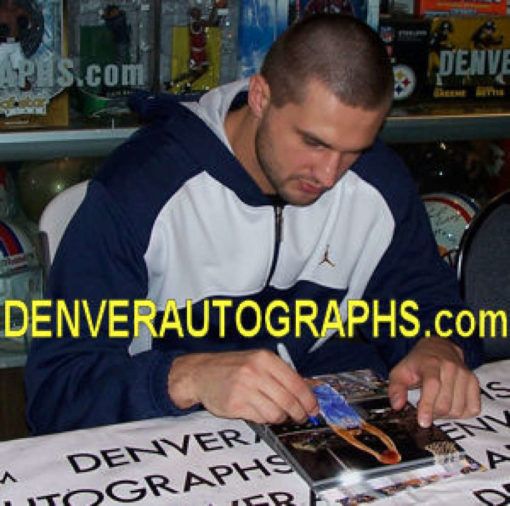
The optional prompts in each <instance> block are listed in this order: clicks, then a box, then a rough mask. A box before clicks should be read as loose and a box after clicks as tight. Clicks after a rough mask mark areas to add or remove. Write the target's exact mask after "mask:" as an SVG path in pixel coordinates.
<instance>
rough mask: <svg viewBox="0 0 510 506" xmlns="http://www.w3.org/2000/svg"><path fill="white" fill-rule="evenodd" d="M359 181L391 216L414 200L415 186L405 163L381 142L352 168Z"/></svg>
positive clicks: (378, 140)
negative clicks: (390, 211)
mask: <svg viewBox="0 0 510 506" xmlns="http://www.w3.org/2000/svg"><path fill="white" fill-rule="evenodd" d="M352 170H353V172H355V173H356V174H357V175H358V176H359V177H360V178H362V179H363V180H364V181H365V182H366V183H367V184H369V185H370V186H372V187H374V188H375V190H376V191H377V192H378V193H379V194H380V195H381V196H382V197H383V199H384V200H385V201H386V203H387V205H388V206H389V207H390V209H391V210H392V212H393V214H395V213H398V210H399V209H401V208H402V203H403V202H404V201H409V199H416V198H417V197H418V192H417V188H416V184H415V182H414V180H413V178H412V176H411V174H410V172H409V170H408V168H407V166H406V165H405V163H404V161H403V160H402V159H401V158H400V157H399V156H398V155H397V154H396V153H395V151H393V150H392V149H391V148H390V147H388V146H387V145H386V144H385V143H384V142H382V141H381V140H380V139H377V140H376V142H375V143H374V145H373V146H372V147H371V148H370V149H369V150H368V151H367V152H365V153H364V154H363V155H362V156H361V157H360V158H359V160H358V161H357V162H356V164H355V165H354V166H353V167H352Z"/></svg>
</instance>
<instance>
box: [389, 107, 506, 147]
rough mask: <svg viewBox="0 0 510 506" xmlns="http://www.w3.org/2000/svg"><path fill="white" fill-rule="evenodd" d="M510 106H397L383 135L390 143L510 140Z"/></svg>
mask: <svg viewBox="0 0 510 506" xmlns="http://www.w3.org/2000/svg"><path fill="white" fill-rule="evenodd" d="M508 105H509V104H508V103H507V104H504V103H498V104H491V103H489V104H480V103H476V102H474V103H466V104H456V105H453V104H449V105H448V106H445V105H443V104H438V103H429V104H417V105H415V106H407V107H405V108H402V107H400V108H399V107H395V108H394V109H393V110H392V112H391V114H390V116H389V117H388V120H387V121H386V123H385V125H384V128H383V130H382V132H381V135H382V137H383V139H384V140H385V141H386V142H388V143H411V142H434V141H439V140H441V141H462V140H470V139H500V138H506V137H510V110H509V107H508Z"/></svg>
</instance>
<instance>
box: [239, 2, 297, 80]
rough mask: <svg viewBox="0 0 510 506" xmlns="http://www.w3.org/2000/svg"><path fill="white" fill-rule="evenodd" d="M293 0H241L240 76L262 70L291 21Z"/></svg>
mask: <svg viewBox="0 0 510 506" xmlns="http://www.w3.org/2000/svg"><path fill="white" fill-rule="evenodd" d="M288 16H289V0H282V1H278V0H241V17H240V21H239V48H238V51H239V52H238V60H239V70H238V74H239V77H248V76H250V75H251V74H253V73H255V72H258V71H259V69H260V67H261V65H262V62H263V61H264V57H265V55H266V53H267V51H268V50H269V48H270V47H271V45H272V43H273V42H274V41H275V40H276V39H277V38H278V36H279V35H280V34H281V33H282V32H283V31H284V30H285V29H286V28H287V26H288V25H289V17H288Z"/></svg>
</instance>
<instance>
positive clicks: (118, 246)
mask: <svg viewBox="0 0 510 506" xmlns="http://www.w3.org/2000/svg"><path fill="white" fill-rule="evenodd" d="M144 251H145V247H144V244H143V240H142V239H141V238H140V237H139V236H138V235H137V230H136V227H134V226H133V225H132V224H130V222H129V220H128V219H127V218H126V216H125V214H124V213H123V211H122V209H121V208H120V206H118V205H116V203H115V201H114V200H113V199H112V198H111V195H110V194H109V193H108V191H107V190H106V188H105V187H104V186H103V185H102V184H101V183H100V182H97V181H93V182H91V183H90V184H89V188H88V192H87V196H86V198H85V200H84V202H83V204H82V205H81V207H80V208H79V210H78V212H77V213H76V215H75V216H74V217H73V219H72V220H71V223H70V224H69V226H68V228H67V230H66V233H65V234H64V237H63V239H62V241H61V244H60V247H59V249H58V251H57V254H56V257H55V260H54V263H53V265H52V269H51V274H50V279H49V282H48V287H47V294H46V297H47V298H48V299H50V300H52V301H53V307H52V311H51V315H50V316H51V329H52V337H50V338H42V337H41V338H38V337H34V338H33V340H32V345H31V350H30V353H29V357H28V361H27V365H26V369H25V383H26V393H27V419H28V422H29V425H30V427H31V429H32V430H33V432H34V433H37V434H41V433H48V432H55V431H64V430H70V429H76V428H84V427H90V426H96V425H103V424H111V423H118V422H123V421H129V420H134V419H142V418H150V417H156V416H162V415H178V414H182V413H184V412H183V411H181V410H179V409H178V408H177V407H176V406H175V405H174V404H173V403H172V402H171V400H170V397H169V395H168V393H167V381H168V372H169V369H170V366H171V363H172V360H173V359H174V358H175V357H176V356H178V355H179V354H181V353H182V351H180V350H179V349H176V350H173V351H170V352H168V353H167V352H165V353H162V352H160V351H155V350H149V351H145V352H142V353H140V354H138V355H134V356H131V355H130V354H129V350H128V348H129V345H130V343H131V341H132V331H133V327H132V324H133V322H132V307H131V308H130V310H127V311H126V314H127V315H128V316H127V321H126V322H125V323H123V322H115V323H114V326H113V328H114V329H115V331H121V330H125V331H127V333H128V334H129V337H127V338H122V337H113V336H112V335H110V333H111V328H112V327H111V326H110V325H109V323H111V322H110V316H109V314H108V309H106V310H105V311H104V312H103V315H102V319H101V324H100V327H99V332H98V334H97V337H93V335H92V334H93V332H91V331H90V325H89V322H88V321H87V314H86V312H85V311H84V310H83V307H82V306H81V310H80V311H79V315H80V320H79V323H80V328H79V336H78V337H73V336H71V333H70V331H69V329H67V327H66V325H64V326H63V327H62V329H63V330H62V332H61V333H62V334H63V335H62V337H58V336H57V334H58V332H57V331H58V328H57V319H56V311H55V304H56V301H57V300H62V301H64V302H65V303H66V305H67V307H68V308H71V309H72V308H73V304H74V301H79V302H80V303H81V301H86V302H87V304H88V306H89V307H90V308H91V310H90V313H91V320H92V322H93V323H95V321H96V318H98V317H99V315H100V314H101V312H100V308H101V303H102V301H106V302H108V301H110V300H115V299H122V300H128V301H130V303H131V302H132V301H134V300H135V299H145V298H146V297H147V286H148V276H147V269H146V265H145V261H144ZM103 304H104V303H103Z"/></svg>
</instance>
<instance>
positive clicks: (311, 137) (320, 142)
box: [296, 127, 373, 153]
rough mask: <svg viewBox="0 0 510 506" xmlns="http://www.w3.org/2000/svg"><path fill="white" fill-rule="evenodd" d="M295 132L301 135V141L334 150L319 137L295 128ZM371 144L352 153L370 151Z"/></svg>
mask: <svg viewBox="0 0 510 506" xmlns="http://www.w3.org/2000/svg"><path fill="white" fill-rule="evenodd" d="M296 132H297V133H298V134H299V135H301V137H302V138H303V139H306V140H309V141H312V142H313V143H315V144H317V145H318V146H323V147H325V148H327V149H332V150H335V148H334V146H332V145H331V144H329V143H328V142H326V141H323V140H322V139H319V137H317V136H315V135H314V134H312V133H310V132H307V131H305V130H301V129H300V128H299V127H296ZM372 145H373V144H369V145H368V146H365V147H363V148H361V149H357V150H355V151H352V152H353V153H354V152H355V153H363V152H364V151H367V150H368V149H370V148H371V147H372Z"/></svg>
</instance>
